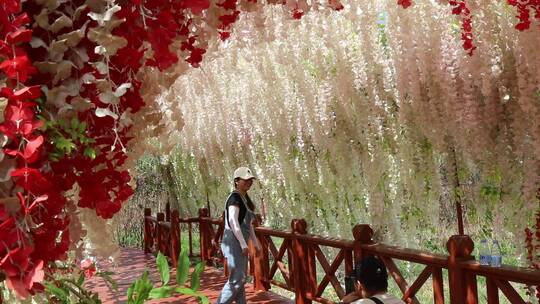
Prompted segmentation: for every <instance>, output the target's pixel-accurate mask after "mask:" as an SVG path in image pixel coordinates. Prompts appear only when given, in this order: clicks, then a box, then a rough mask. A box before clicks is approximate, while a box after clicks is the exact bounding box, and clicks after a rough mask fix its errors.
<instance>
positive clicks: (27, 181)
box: [11, 167, 52, 194]
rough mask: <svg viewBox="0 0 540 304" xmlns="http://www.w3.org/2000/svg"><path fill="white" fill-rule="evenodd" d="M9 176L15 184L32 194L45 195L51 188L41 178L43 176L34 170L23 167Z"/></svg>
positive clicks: (46, 181)
mask: <svg viewBox="0 0 540 304" xmlns="http://www.w3.org/2000/svg"><path fill="white" fill-rule="evenodd" d="M11 176H12V177H14V179H15V183H16V184H17V185H18V186H20V187H22V188H23V189H25V190H26V191H30V192H32V193H36V194H37V193H47V192H48V190H50V189H51V188H52V185H51V183H50V182H49V181H48V180H47V179H46V178H45V176H43V174H42V173H41V172H40V171H39V170H37V169H34V168H29V167H23V168H18V169H15V170H13V172H11Z"/></svg>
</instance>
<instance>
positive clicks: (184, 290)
mask: <svg viewBox="0 0 540 304" xmlns="http://www.w3.org/2000/svg"><path fill="white" fill-rule="evenodd" d="M175 291H176V292H178V293H181V294H185V295H188V296H193V297H198V296H199V293H197V292H196V291H195V290H193V289H191V288H187V287H176V289H175Z"/></svg>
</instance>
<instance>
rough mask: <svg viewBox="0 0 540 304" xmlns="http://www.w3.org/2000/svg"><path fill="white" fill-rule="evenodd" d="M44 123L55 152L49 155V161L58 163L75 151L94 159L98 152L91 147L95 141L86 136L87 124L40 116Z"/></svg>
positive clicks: (74, 119) (75, 119)
mask: <svg viewBox="0 0 540 304" xmlns="http://www.w3.org/2000/svg"><path fill="white" fill-rule="evenodd" d="M38 117H39V119H41V120H43V121H44V127H43V128H44V132H46V133H47V137H48V138H50V139H51V142H52V144H53V151H52V152H51V153H50V154H49V159H50V160H52V161H58V160H60V159H62V158H63V157H65V156H67V155H70V154H72V153H73V152H74V151H79V150H80V151H83V155H84V156H86V157H88V158H90V159H94V158H95V157H96V150H95V149H94V148H92V147H90V144H93V143H95V139H93V138H91V137H88V136H86V127H87V125H86V123H85V122H81V121H79V120H78V119H77V118H75V117H74V118H72V119H71V121H66V120H64V119H51V120H47V119H46V118H45V117H44V116H38Z"/></svg>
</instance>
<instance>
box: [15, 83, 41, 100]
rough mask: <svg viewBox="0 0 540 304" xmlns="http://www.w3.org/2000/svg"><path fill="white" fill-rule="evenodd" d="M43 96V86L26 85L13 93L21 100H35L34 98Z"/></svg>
mask: <svg viewBox="0 0 540 304" xmlns="http://www.w3.org/2000/svg"><path fill="white" fill-rule="evenodd" d="M40 96H41V88H40V87H39V86H37V85H36V86H31V87H24V88H22V89H20V90H17V91H15V92H13V95H12V97H13V98H15V99H17V100H20V101H25V100H28V99H30V100H33V99H37V98H39V97H40Z"/></svg>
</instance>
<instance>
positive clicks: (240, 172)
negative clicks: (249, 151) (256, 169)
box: [233, 167, 255, 179]
mask: <svg viewBox="0 0 540 304" xmlns="http://www.w3.org/2000/svg"><path fill="white" fill-rule="evenodd" d="M237 178H241V179H252V178H255V176H254V175H253V174H252V173H251V170H250V169H249V168H248V167H240V168H238V169H236V170H234V177H233V179H237Z"/></svg>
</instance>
